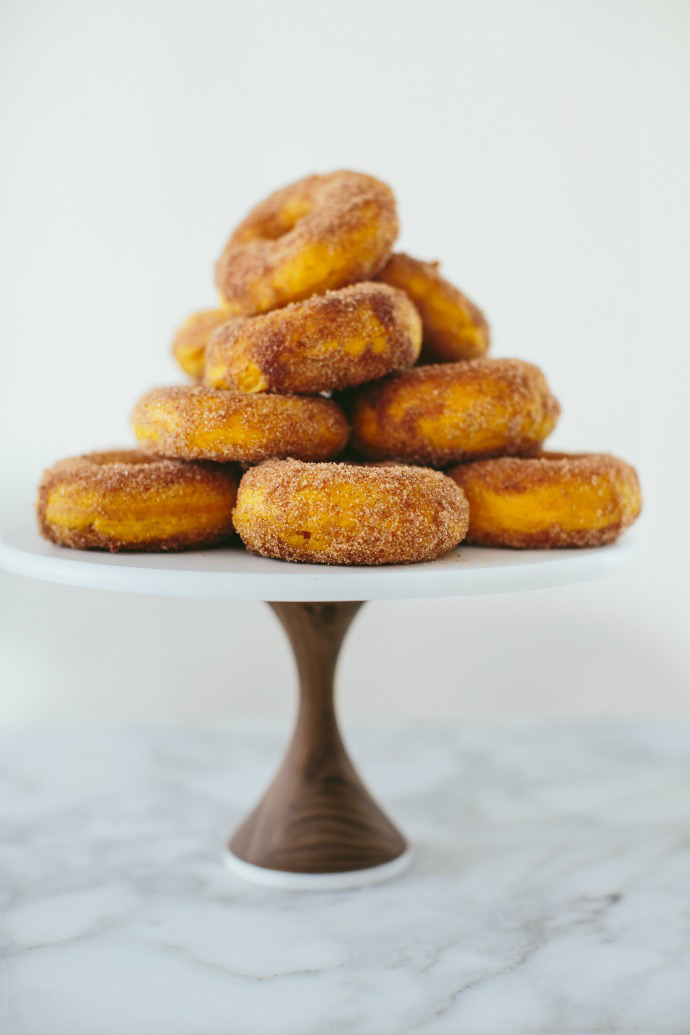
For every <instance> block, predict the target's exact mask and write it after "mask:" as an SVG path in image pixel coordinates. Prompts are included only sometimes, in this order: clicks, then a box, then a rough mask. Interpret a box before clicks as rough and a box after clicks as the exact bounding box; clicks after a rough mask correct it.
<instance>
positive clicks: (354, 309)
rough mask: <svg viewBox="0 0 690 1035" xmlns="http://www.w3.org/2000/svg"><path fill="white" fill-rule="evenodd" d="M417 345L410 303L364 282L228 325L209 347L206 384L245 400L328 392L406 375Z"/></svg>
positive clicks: (417, 328) (419, 329)
mask: <svg viewBox="0 0 690 1035" xmlns="http://www.w3.org/2000/svg"><path fill="white" fill-rule="evenodd" d="M421 343H422V325H421V323H420V320H419V316H418V314H417V310H416V309H415V307H414V306H413V305H412V303H411V302H410V300H409V299H408V297H407V296H406V295H405V294H403V292H402V291H397V290H396V289H395V288H391V287H388V286H387V285H386V284H372V283H368V282H366V281H365V282H363V283H361V284H353V285H352V287H346V288H341V289H340V290H339V291H328V292H327V293H326V294H325V295H315V296H314V297H313V298H310V299H308V300H307V301H306V302H294V303H292V304H291V305H288V306H286V307H285V308H284V309H276V310H274V312H272V313H266V314H265V315H264V316H254V317H251V318H250V319H248V320H233V321H231V322H230V323H227V324H226V325H225V326H224V327H221V328H220V330H218V331H217V332H216V333H215V334H214V335H213V337H212V338H211V341H210V342H209V346H208V349H207V354H206V374H205V382H206V384H209V385H212V386H213V387H214V388H234V389H236V390H239V391H243V392H304V393H310V392H313V393H317V392H328V391H331V390H332V389H334V388H348V387H350V386H351V385H360V384H363V383H364V382H365V381H374V380H375V379H376V378H379V377H383V376H384V374H389V373H391V372H392V371H395V370H405V369H407V368H408V367H411V366H412V365H413V364H414V362H415V360H416V359H417V357H418V356H419V350H420V347H421Z"/></svg>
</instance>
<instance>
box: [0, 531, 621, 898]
mask: <svg viewBox="0 0 690 1035" xmlns="http://www.w3.org/2000/svg"><path fill="white" fill-rule="evenodd" d="M632 551H633V544H632V542H631V541H630V540H629V539H623V540H622V541H620V542H619V543H617V544H615V545H613V546H606V547H602V548H599V549H594V550H592V549H585V550H558V551H517V550H487V549H481V548H478V547H469V546H468V547H466V546H462V545H461V546H459V547H457V548H456V549H455V550H453V551H452V552H451V553H449V554H447V555H446V556H445V557H443V558H441V559H440V560H437V561H433V562H431V563H426V564H411V565H396V566H389V567H380V568H370V567H366V568H354V567H336V566H331V565H308V564H286V563H283V562H281V561H271V560H266V559H264V558H261V557H254V556H252V555H251V554H249V553H246V552H245V551H244V550H243V549H242V548H241V547H239V546H229V547H224V548H221V549H215V550H207V551H199V552H190V553H178V554H144V553H139V554H116V555H111V554H106V553H95V552H87V551H78V550H67V549H63V548H61V547H56V546H52V545H51V544H49V543H47V542H45V541H44V540H42V539H41V538H40V537H39V535H38V533H37V532H35V531H34V530H33V528H32V527H30V526H28V525H27V522H26V521H24V522H23V523H18V524H17V525H16V526H15V527H14V528H9V529H8V531H7V532H6V534H5V535H4V536H3V538H2V540H0V567H4V568H6V569H7V570H8V571H12V572H15V573H17V574H20V575H27V576H30V577H33V578H37V579H43V580H46V581H49V582H58V583H63V584H66V585H70V586H83V587H85V588H90V589H109V590H122V591H123V592H127V593H149V594H157V595H159V596H177V597H207V598H208V597H212V598H216V599H219V600H263V601H267V602H269V606H270V607H271V608H272V609H273V611H274V612H275V614H276V615H277V617H278V619H279V620H280V622H281V624H282V626H283V628H284V629H285V631H286V633H287V635H288V637H289V640H290V643H291V644H292V649H293V652H294V656H295V661H296V663H297V669H298V672H299V686H300V700H299V709H298V714H297V721H296V725H295V730H294V733H293V736H292V740H291V742H290V745H289V747H288V749H287V753H286V755H285V757H284V759H283V762H282V764H281V766H280V768H279V770H278V772H277V774H276V776H275V777H274V779H273V782H272V783H271V785H270V786H269V788H268V790H267V791H266V793H265V794H264V796H263V798H262V799H261V801H260V802H259V804H258V805H257V806H256V808H255V809H254V811H253V812H251V813H250V815H249V816H248V817H247V818H246V819H245V821H244V822H243V823H242V824H241V826H240V827H239V828H238V830H236V831H235V833H234V835H233V836H232V838H231V840H230V845H229V849H228V852H227V854H226V857H225V858H226V861H227V863H228V865H229V866H230V868H231V869H232V870H233V871H234V872H235V873H236V874H238V875H239V876H242V877H245V878H249V879H251V880H253V881H258V882H260V883H262V884H268V885H272V886H274V887H282V888H301V889H321V888H322V889H326V888H328V889H332V888H347V887H358V886H361V885H363V884H371V883H375V882H377V881H380V880H385V879H387V878H389V877H393V876H395V875H397V874H399V873H401V872H402V871H403V870H404V869H405V867H406V865H407V864H408V862H409V859H410V851H409V848H408V847H407V844H406V842H405V839H404V838H403V836H402V834H401V833H400V832H399V831H398V830H397V829H396V828H395V826H394V825H393V823H392V822H391V821H390V820H389V819H388V817H387V816H386V815H385V813H384V812H383V811H382V810H381V808H379V806H378V805H377V804H376V802H375V801H374V800H373V798H372V797H371V796H370V794H369V793H368V791H367V789H366V787H365V786H364V784H363V783H362V781H361V779H360V777H359V775H358V774H357V771H356V770H355V768H354V766H353V764H352V762H351V761H350V759H349V757H348V755H347V752H346V750H345V747H344V745H343V741H342V739H341V736H340V732H339V730H338V722H337V717H336V712H335V705H334V694H333V677H334V672H335V666H336V662H337V658H338V653H339V651H340V647H341V645H342V642H343V639H344V637H345V634H346V632H347V630H348V627H349V626H350V623H351V622H352V620H353V618H354V617H355V615H356V614H357V612H358V610H359V609H360V608H361V607H362V604H363V602H365V601H367V600H393V599H411V598H421V597H442V596H464V595H474V594H485V593H510V592H515V591H518V590H520V591H522V590H529V589H545V588H547V587H551V586H564V585H567V584H569V583H575V582H584V581H588V580H590V579H596V578H600V577H602V576H605V575H607V574H608V573H609V572H611V571H612V570H613V569H614V568H616V567H618V566H619V565H620V564H622V563H623V562H625V561H626V560H627V559H628V558H629V557H630V555H631V553H632Z"/></svg>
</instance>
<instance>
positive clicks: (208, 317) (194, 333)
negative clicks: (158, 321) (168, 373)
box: [172, 309, 231, 381]
mask: <svg viewBox="0 0 690 1035" xmlns="http://www.w3.org/2000/svg"><path fill="white" fill-rule="evenodd" d="M229 319H231V317H230V316H229V315H228V311H227V309H202V310H201V312H199V313H192V315H191V316H190V317H189V319H187V320H185V322H184V323H183V324H182V326H181V327H178V329H177V331H176V332H175V337H174V338H173V343H172V354H173V356H174V357H175V359H176V361H177V365H178V366H179V367H180V369H181V370H183V371H184V373H185V374H188V375H189V377H193V378H194V380H195V381H199V380H201V378H202V377H203V374H204V358H205V356H206V346H207V344H208V340H209V338H210V337H211V335H212V334H213V332H214V331H217V330H218V328H219V327H222V326H223V324H224V323H227V321H228V320H229Z"/></svg>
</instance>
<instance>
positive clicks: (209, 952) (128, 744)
mask: <svg viewBox="0 0 690 1035" xmlns="http://www.w3.org/2000/svg"><path fill="white" fill-rule="evenodd" d="M285 735H286V731H285V730H283V729H281V728H279V727H278V726H276V725H265V724H246V723H244V724H235V725H232V726H229V725H216V726H214V727H210V726H191V727H190V726H187V727H180V726H174V725H171V726H120V725H103V724H87V723H84V724H68V725H59V726H51V725H47V724H46V725H13V726H5V727H4V728H3V729H2V731H1V732H0V740H1V743H0V776H1V780H0V821H1V824H2V831H1V839H0V910H1V913H2V920H1V924H0V928H1V934H0V939H1V941H0V954H1V955H2V960H3V964H2V967H3V969H2V973H1V976H0V1032H2V1035H326V1033H329V1035H345V1033H353V1035H527V1033H529V1035H537V1033H539V1035H556V1033H559V1035H593V1033H598V1032H617V1033H621V1035H622V1033H625V1035H633V1033H635V1035H640V1033H644V1035H666V1033H674V1035H680V1033H688V1032H690V917H689V913H690V911H689V909H688V899H689V888H690V723H688V722H686V721H675V722H671V721H658V722H651V723H637V722H615V723H599V724H594V723H592V724H588V723H581V724H572V723H568V724H562V723H558V724H557V723H552V724H549V723H536V722H535V723H529V722H515V723H500V724H496V723H476V724H475V723H467V724H464V725H450V726H443V727H442V726H437V725H429V726H425V725H417V726H393V725H391V726H388V725H387V726H381V727H367V728H361V729H355V730H354V731H351V733H350V736H349V738H348V739H349V743H350V747H351V749H352V754H353V755H354V757H355V758H356V760H357V763H358V764H359V766H360V767H361V770H362V772H363V774H364V776H365V778H366V779H367V781H368V783H369V785H370V787H371V789H372V791H373V792H374V793H375V794H376V795H377V796H378V797H379V799H380V800H381V801H382V802H383V803H384V804H385V805H386V806H387V808H388V809H389V811H390V812H391V814H392V815H393V817H394V818H395V820H396V821H397V823H398V824H399V825H400V826H401V827H402V829H403V830H404V831H405V832H406V833H407V835H408V836H409V837H410V839H411V841H412V842H413V845H414V847H415V853H416V854H415V858H414V861H413V864H412V868H411V869H410V871H409V872H408V873H407V874H406V875H405V876H403V877H401V878H399V879H397V880H396V881H392V882H390V883H389V884H383V885H378V886H375V887H370V888H362V889H359V890H357V891H342V892H321V893H314V894H305V893H298V892H284V891H276V890H271V889H265V888H261V887H255V886H252V885H249V884H244V883H243V882H241V881H239V880H237V879H236V878H234V877H233V876H231V875H230V874H229V873H227V872H226V871H225V870H224V869H223V868H222V866H221V862H220V854H221V849H222V847H223V844H224V841H225V839H226V836H227V834H228V833H229V832H230V830H231V829H232V828H233V826H234V825H235V824H236V823H237V822H238V821H239V819H240V818H241V817H242V816H243V814H244V813H245V812H246V810H247V808H248V807H249V806H250V805H252V804H253V803H254V801H255V800H256V798H257V796H258V794H259V792H260V790H261V789H263V786H264V785H265V783H266V781H267V779H268V778H269V776H270V774H271V772H272V770H273V769H274V767H275V765H276V763H277V760H278V758H279V755H280V752H281V750H282V747H283V745H284V741H285Z"/></svg>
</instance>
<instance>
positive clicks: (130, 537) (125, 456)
mask: <svg viewBox="0 0 690 1035" xmlns="http://www.w3.org/2000/svg"><path fill="white" fill-rule="evenodd" d="M237 480H238V479H237V474H236V472H235V469H234V468H233V467H229V466H220V465H218V464H208V463H187V462H185V461H182V460H165V459H162V458H161V457H155V456H149V455H147V454H144V453H141V452H139V451H138V450H111V451H109V452H102V453H87V454H85V455H84V456H77V457H71V458H70V459H68V460H61V461H60V462H59V463H57V464H55V465H54V466H53V467H50V468H48V470H47V471H45V472H44V474H43V477H42V478H41V482H40V484H39V488H38V500H37V504H36V513H37V517H38V524H39V529H40V532H41V535H42V536H43V537H44V538H45V539H49V540H50V541H51V542H53V543H57V544H58V545H60V546H70V547H74V548H76V549H80V550H110V551H111V552H113V553H115V552H117V551H120V550H130V551H131V550H137V551H146V552H163V551H171V550H189V549H198V548H201V547H206V546H215V545H217V544H218V543H221V542H223V541H225V540H226V539H228V538H230V536H231V535H232V534H233V526H232V508H233V506H234V503H235V499H236V495H237Z"/></svg>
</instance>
